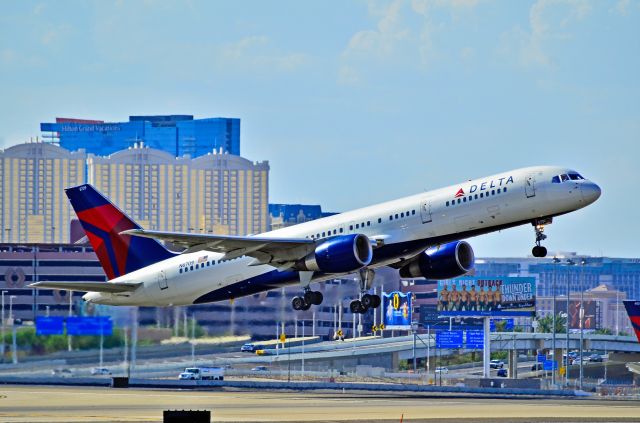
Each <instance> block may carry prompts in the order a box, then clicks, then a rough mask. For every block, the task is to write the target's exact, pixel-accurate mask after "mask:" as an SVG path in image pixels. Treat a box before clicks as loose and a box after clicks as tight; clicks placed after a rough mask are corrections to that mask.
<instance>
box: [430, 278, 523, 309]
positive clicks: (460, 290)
mask: <svg viewBox="0 0 640 423" xmlns="http://www.w3.org/2000/svg"><path fill="white" fill-rule="evenodd" d="M535 308H536V280H535V278H531V277H524V278H517V277H465V278H459V279H450V280H442V281H438V312H439V313H440V315H441V316H531V315H533V313H534V312H535Z"/></svg>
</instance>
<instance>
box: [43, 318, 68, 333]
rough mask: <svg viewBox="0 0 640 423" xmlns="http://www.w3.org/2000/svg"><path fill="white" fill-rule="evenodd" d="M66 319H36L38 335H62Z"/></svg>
mask: <svg viewBox="0 0 640 423" xmlns="http://www.w3.org/2000/svg"><path fill="white" fill-rule="evenodd" d="M63 333H64V317H58V316H55V317H36V335H62V334H63Z"/></svg>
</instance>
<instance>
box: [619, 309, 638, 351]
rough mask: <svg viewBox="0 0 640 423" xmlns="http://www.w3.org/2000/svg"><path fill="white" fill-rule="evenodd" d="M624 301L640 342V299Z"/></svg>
mask: <svg viewBox="0 0 640 423" xmlns="http://www.w3.org/2000/svg"><path fill="white" fill-rule="evenodd" d="M622 303H623V304H624V308H625V309H626V310H627V315H628V316H629V320H631V326H632V327H633V331H634V332H635V334H636V337H637V338H638V342H640V301H635V300H625V301H623V302H622Z"/></svg>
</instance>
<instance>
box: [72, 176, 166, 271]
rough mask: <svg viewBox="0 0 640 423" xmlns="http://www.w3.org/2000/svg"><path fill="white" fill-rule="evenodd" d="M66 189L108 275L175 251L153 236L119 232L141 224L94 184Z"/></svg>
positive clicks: (163, 257) (134, 268)
mask: <svg viewBox="0 0 640 423" xmlns="http://www.w3.org/2000/svg"><path fill="white" fill-rule="evenodd" d="M65 191H66V193H67V197H69V201H70V202H71V206H72V207H73V209H74V210H75V212H76V214H77V215H78V219H79V220H80V223H81V224H82V227H83V229H84V231H85V232H86V234H87V237H88V238H89V242H90V243H91V246H92V247H93V250H94V251H95V253H96V255H97V256H98V260H100V264H101V265H102V268H103V269H104V272H105V273H106V275H107V277H108V278H109V279H113V278H117V277H118V276H122V275H125V274H127V273H129V272H133V271H134V270H138V269H141V268H143V267H146V266H149V265H151V264H154V263H157V262H159V261H162V260H165V259H168V258H170V257H173V256H174V255H175V254H176V253H173V252H171V251H169V250H167V249H166V248H165V247H164V246H163V245H162V244H160V243H159V242H158V241H156V240H154V239H149V238H142V237H135V236H131V235H120V232H122V231H125V230H127V229H141V228H140V226H139V225H138V224H137V223H135V222H134V221H133V220H132V219H131V218H130V217H129V216H127V215H126V214H125V213H124V212H123V211H122V210H120V209H119V208H117V207H116V206H115V205H113V204H112V203H111V202H110V201H109V200H107V198H106V197H104V196H103V195H102V194H101V193H100V192H98V191H97V190H96V189H95V188H94V187H93V186H91V185H89V184H85V185H79V186H77V187H73V188H67V189H66V190H65Z"/></svg>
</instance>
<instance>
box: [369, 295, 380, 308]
mask: <svg viewBox="0 0 640 423" xmlns="http://www.w3.org/2000/svg"><path fill="white" fill-rule="evenodd" d="M372 297H373V305H372V306H371V307H373V308H378V307H380V304H381V303H382V299H380V296H379V295H372Z"/></svg>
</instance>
